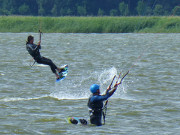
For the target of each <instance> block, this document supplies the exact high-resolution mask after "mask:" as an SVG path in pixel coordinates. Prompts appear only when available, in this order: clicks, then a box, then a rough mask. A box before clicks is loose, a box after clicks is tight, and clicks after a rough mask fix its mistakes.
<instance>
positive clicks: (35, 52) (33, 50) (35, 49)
mask: <svg viewBox="0 0 180 135" xmlns="http://www.w3.org/2000/svg"><path fill="white" fill-rule="evenodd" d="M26 49H27V51H28V52H29V54H30V55H31V56H32V57H33V58H34V60H35V61H36V62H37V63H39V64H45V65H49V66H50V67H51V70H52V72H53V73H54V74H55V75H56V78H57V79H58V78H59V74H58V73H57V72H61V70H62V69H63V67H62V68H58V67H57V66H56V65H55V64H54V63H53V62H52V60H51V59H48V58H46V57H42V56H41V54H40V51H39V50H40V49H41V38H40V41H39V42H38V44H37V45H36V44H34V37H33V36H31V35H30V36H28V38H27V41H26Z"/></svg>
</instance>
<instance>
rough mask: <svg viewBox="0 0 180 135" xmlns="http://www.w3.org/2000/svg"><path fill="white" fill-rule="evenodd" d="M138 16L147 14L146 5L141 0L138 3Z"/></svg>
mask: <svg viewBox="0 0 180 135" xmlns="http://www.w3.org/2000/svg"><path fill="white" fill-rule="evenodd" d="M136 10H137V13H138V15H144V13H145V3H144V2H143V1H142V0H141V1H138V5H137V7H136Z"/></svg>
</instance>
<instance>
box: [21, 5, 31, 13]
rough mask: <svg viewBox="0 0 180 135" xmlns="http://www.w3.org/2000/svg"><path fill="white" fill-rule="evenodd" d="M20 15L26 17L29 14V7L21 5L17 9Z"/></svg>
mask: <svg viewBox="0 0 180 135" xmlns="http://www.w3.org/2000/svg"><path fill="white" fill-rule="evenodd" d="M18 11H19V13H20V15H27V14H28V13H29V11H30V10H29V6H28V5H26V4H23V5H21V6H20V7H19V9H18Z"/></svg>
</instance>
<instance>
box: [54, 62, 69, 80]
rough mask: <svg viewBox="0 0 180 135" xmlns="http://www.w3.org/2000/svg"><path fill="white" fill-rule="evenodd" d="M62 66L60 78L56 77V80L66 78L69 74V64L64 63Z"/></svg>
mask: <svg viewBox="0 0 180 135" xmlns="http://www.w3.org/2000/svg"><path fill="white" fill-rule="evenodd" d="M61 68H62V70H61V71H60V72H59V73H58V74H59V78H58V79H56V82H59V81H61V80H64V79H65V78H66V76H67V74H68V65H64V66H62V67H61Z"/></svg>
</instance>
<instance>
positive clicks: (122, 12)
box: [119, 2, 129, 16]
mask: <svg viewBox="0 0 180 135" xmlns="http://www.w3.org/2000/svg"><path fill="white" fill-rule="evenodd" d="M119 11H120V15H122V16H127V15H129V8H128V5H127V4H125V3H124V2H121V3H119Z"/></svg>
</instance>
